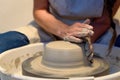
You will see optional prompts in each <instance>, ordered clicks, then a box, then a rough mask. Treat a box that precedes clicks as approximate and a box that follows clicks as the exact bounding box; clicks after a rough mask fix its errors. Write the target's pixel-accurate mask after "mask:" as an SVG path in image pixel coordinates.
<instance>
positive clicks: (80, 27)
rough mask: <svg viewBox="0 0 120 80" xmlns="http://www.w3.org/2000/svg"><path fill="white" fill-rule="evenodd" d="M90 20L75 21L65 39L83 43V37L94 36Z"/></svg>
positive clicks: (68, 29) (67, 31)
mask: <svg viewBox="0 0 120 80" xmlns="http://www.w3.org/2000/svg"><path fill="white" fill-rule="evenodd" d="M89 23H90V20H89V19H87V20H86V21H85V22H83V23H78V22H77V23H74V24H73V25H71V26H70V27H68V28H67V30H66V32H65V33H66V34H65V36H64V37H63V39H64V40H66V41H70V42H76V43H81V42H83V39H84V38H85V37H87V36H92V35H93V34H94V32H93V27H92V26H91V25H89Z"/></svg>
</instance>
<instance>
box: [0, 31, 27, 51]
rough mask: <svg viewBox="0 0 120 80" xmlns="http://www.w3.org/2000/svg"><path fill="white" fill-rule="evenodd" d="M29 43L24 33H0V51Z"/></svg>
mask: <svg viewBox="0 0 120 80" xmlns="http://www.w3.org/2000/svg"><path fill="white" fill-rule="evenodd" d="M27 44H29V40H28V39H27V37H26V36H25V35H24V34H21V33H19V32H16V31H9V32H6V33H2V34H0V53H2V52H4V51H6V50H8V49H13V48H17V47H20V46H23V45H27Z"/></svg>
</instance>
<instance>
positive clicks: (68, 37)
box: [64, 36, 83, 43]
mask: <svg viewBox="0 0 120 80" xmlns="http://www.w3.org/2000/svg"><path fill="white" fill-rule="evenodd" d="M64 40H66V41H70V42H75V43H82V42H83V40H82V39H79V38H76V37H74V36H66V37H64Z"/></svg>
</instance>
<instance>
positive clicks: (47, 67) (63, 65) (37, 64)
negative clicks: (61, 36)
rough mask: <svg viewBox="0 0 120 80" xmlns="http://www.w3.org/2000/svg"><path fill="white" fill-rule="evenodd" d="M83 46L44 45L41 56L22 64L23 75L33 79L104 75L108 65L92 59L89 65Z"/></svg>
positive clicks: (67, 43)
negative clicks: (33, 77)
mask: <svg viewBox="0 0 120 80" xmlns="http://www.w3.org/2000/svg"><path fill="white" fill-rule="evenodd" d="M85 52H86V51H85V50H84V44H79V45H77V44H73V43H70V42H66V41H54V42H50V43H48V44H47V45H46V47H45V51H44V54H43V55H42V56H37V57H32V58H29V59H28V60H26V61H24V62H23V65H22V68H23V75H29V76H35V77H41V76H42V77H51V78H69V77H80V76H82V77H83V76H98V75H100V74H106V72H108V70H109V65H108V63H107V62H106V61H105V60H103V59H102V58H100V57H94V59H93V63H92V64H90V63H89V61H88V60H87V58H86V56H85Z"/></svg>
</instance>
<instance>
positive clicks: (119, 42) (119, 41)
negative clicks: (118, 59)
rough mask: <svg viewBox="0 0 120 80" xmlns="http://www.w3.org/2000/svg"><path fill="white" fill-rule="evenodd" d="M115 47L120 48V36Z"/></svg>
mask: <svg viewBox="0 0 120 80" xmlns="http://www.w3.org/2000/svg"><path fill="white" fill-rule="evenodd" d="M115 46H117V47H120V35H118V37H117V39H116V42H115Z"/></svg>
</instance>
